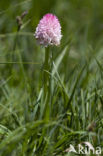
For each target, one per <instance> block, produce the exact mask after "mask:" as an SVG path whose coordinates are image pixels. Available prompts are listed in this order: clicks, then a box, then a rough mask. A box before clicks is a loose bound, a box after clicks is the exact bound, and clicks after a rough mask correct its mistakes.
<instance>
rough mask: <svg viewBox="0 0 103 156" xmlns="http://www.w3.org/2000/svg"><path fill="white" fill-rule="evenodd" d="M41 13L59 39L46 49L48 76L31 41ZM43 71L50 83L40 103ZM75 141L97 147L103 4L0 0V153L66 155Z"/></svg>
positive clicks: (102, 126) (102, 109) (100, 142)
mask: <svg viewBox="0 0 103 156" xmlns="http://www.w3.org/2000/svg"><path fill="white" fill-rule="evenodd" d="M25 10H27V11H28V14H27V15H26V16H25V18H24V19H23V25H22V29H21V30H20V31H19V32H17V28H18V25H17V23H16V16H20V15H21V14H22V13H23V12H24V11H25ZM48 12H52V13H54V14H56V15H57V16H58V18H59V20H60V23H61V25H62V34H63V38H62V41H61V45H60V46H59V47H51V49H50V53H52V65H51V71H50V72H48V71H47V70H44V71H43V62H44V54H45V49H44V48H43V47H40V46H39V45H38V44H37V43H36V41H35V38H34V37H33V33H34V32H35V28H36V26H37V24H38V22H39V20H40V18H41V17H42V16H43V15H44V14H46V13H48ZM43 73H45V74H46V75H47V76H48V77H50V79H51V86H50V94H49V99H48V101H49V102H48V103H47V102H46V100H45V99H46V98H44V95H45V97H46V96H47V95H46V93H44V89H43V85H44V84H43ZM82 142H90V143H91V144H92V145H93V146H94V147H97V146H100V147H102V148H103V1H101V2H99V1H98V0H86V1H82V0H77V1H75V0H71V1H69V0H50V1H47V0H25V1H23V0H19V1H16V0H8V1H7V0H1V1H0V156H48V155H49V156H69V155H70V156H72V155H76V154H73V153H72V154H71V153H69V154H68V153H67V152H65V151H66V150H67V149H68V148H69V146H70V144H71V145H74V146H75V147H76V148H77V145H78V144H80V143H82ZM102 150H103V149H102ZM102 153H103V151H102ZM91 155H92V154H91Z"/></svg>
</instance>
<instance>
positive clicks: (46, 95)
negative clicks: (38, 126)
mask: <svg viewBox="0 0 103 156" xmlns="http://www.w3.org/2000/svg"><path fill="white" fill-rule="evenodd" d="M49 63H50V49H49V47H47V48H45V61H44V102H45V111H44V113H45V115H44V116H45V118H46V119H49V116H50V109H49V101H50V76H49V74H48V73H47V72H49V70H50V64H49Z"/></svg>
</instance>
